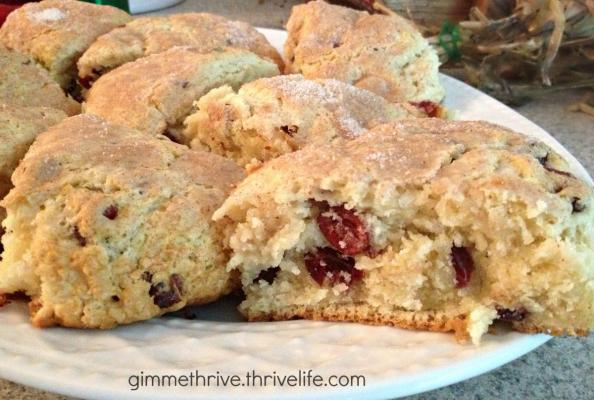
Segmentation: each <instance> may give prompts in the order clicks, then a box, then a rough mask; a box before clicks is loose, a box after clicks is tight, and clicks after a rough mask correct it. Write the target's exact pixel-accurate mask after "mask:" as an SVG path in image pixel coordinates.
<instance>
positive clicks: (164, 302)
mask: <svg viewBox="0 0 594 400" xmlns="http://www.w3.org/2000/svg"><path fill="white" fill-rule="evenodd" d="M182 293H183V285H182V279H181V277H180V276H179V275H178V274H172V275H171V276H170V277H169V290H165V284H164V283H163V282H159V283H157V284H154V285H151V287H150V289H149V295H150V296H152V297H153V302H154V303H155V304H156V305H157V306H159V307H160V308H168V307H171V306H172V305H174V304H175V303H179V302H180V301H181V295H182Z"/></svg>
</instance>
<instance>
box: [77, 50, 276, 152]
mask: <svg viewBox="0 0 594 400" xmlns="http://www.w3.org/2000/svg"><path fill="white" fill-rule="evenodd" d="M277 74H278V68H277V66H276V64H274V63H273V62H272V61H269V60H266V59H263V58H261V57H259V56H257V55H256V54H254V53H252V52H249V51H247V50H239V49H231V48H227V49H217V50H214V51H212V52H210V53H201V52H200V51H198V50H195V49H192V48H186V47H175V48H173V49H170V50H167V51H165V52H163V53H159V54H153V55H151V56H148V57H145V58H140V59H138V60H136V61H134V62H130V63H127V64H124V65H122V66H121V67H119V68H116V69H115V70H113V71H111V72H109V73H107V74H105V75H103V76H102V77H101V78H100V79H98V80H97V81H96V82H95V84H94V85H93V87H92V88H91V89H90V90H89V92H88V93H87V99H86V102H85V103H84V104H83V110H84V111H85V112H87V113H91V114H96V115H99V116H101V117H103V118H105V119H106V120H108V121H110V122H114V123H117V124H121V125H124V126H127V127H130V128H135V129H138V130H141V131H143V132H147V133H149V134H152V135H157V134H165V135H167V136H168V137H170V138H171V139H173V140H174V141H177V142H183V138H182V135H181V132H182V128H183V121H184V119H185V118H186V117H187V116H188V114H190V112H191V111H192V105H193V103H194V101H195V100H197V99H199V98H200V97H202V96H203V95H204V94H206V93H207V92H208V91H209V90H211V89H213V88H215V87H219V86H222V85H230V86H232V87H234V88H237V87H239V86H241V85H242V84H243V83H245V82H249V81H252V80H254V79H257V78H261V77H265V76H272V75H277Z"/></svg>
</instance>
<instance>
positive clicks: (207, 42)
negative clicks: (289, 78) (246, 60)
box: [78, 13, 283, 86]
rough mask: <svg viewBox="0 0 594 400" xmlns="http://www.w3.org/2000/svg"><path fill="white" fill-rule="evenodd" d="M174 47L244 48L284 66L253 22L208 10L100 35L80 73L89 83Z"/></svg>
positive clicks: (141, 21)
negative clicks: (231, 18) (226, 16)
mask: <svg viewBox="0 0 594 400" xmlns="http://www.w3.org/2000/svg"><path fill="white" fill-rule="evenodd" d="M175 46H191V47H193V48H195V49H197V50H198V51H200V52H202V53H208V52H210V51H212V50H214V49H217V48H221V47H234V48H239V49H245V50H249V51H251V52H253V53H256V54H257V55H259V56H260V57H263V58H267V59H270V60H272V61H274V62H275V63H276V64H277V65H278V67H279V69H281V70H282V69H283V61H282V58H281V56H280V55H279V54H278V52H277V51H276V50H275V49H274V47H272V45H271V44H270V43H268V41H267V40H266V38H265V37H264V35H262V34H261V33H260V32H258V31H257V30H256V29H254V27H252V26H251V25H250V24H248V23H246V22H241V21H232V20H229V19H227V18H224V17H221V16H218V15H213V14H208V13H187V14H174V15H168V16H161V17H146V18H138V19H135V20H133V21H131V22H129V23H128V24H126V25H125V26H123V27H121V28H117V29H114V30H113V31H111V32H109V33H106V34H105V35H103V36H100V37H99V38H98V39H97V40H96V41H95V42H94V43H93V44H92V45H91V47H89V49H88V50H87V51H86V52H85V53H84V54H83V55H82V57H81V58H80V60H79V61H78V73H79V76H80V78H81V80H82V81H83V82H86V83H87V86H90V84H91V82H92V81H94V80H96V79H97V78H98V77H99V76H100V75H102V74H104V73H106V72H108V71H110V70H112V69H114V68H116V67H118V66H120V65H122V64H125V63H127V62H130V61H134V60H136V59H138V58H141V57H145V56H147V55H150V54H155V53H162V52H163V51H165V50H168V49H170V48H172V47H175Z"/></svg>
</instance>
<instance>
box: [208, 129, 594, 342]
mask: <svg viewBox="0 0 594 400" xmlns="http://www.w3.org/2000/svg"><path fill="white" fill-rule="evenodd" d="M593 207H594V196H593V191H592V188H591V186H589V185H587V184H585V183H584V182H583V181H581V180H580V179H577V178H576V177H575V176H573V175H572V174H571V173H570V172H568V169H567V165H566V163H565V162H564V161H563V160H562V159H561V158H560V157H559V156H558V155H556V154H555V153H554V152H553V151H552V150H550V149H549V148H548V147H546V146H545V145H543V144H541V143H539V142H535V141H533V140H530V139H528V138H525V137H523V136H521V135H519V134H516V133H514V132H511V131H509V130H507V129H504V128H501V127H497V126H494V125H490V124H487V123H483V122H456V121H447V120H440V119H417V120H406V121H397V122H394V123H391V124H389V125H387V126H381V127H378V128H376V129H374V130H373V131H371V132H369V133H366V134H363V135H361V136H359V137H358V138H355V139H353V140H350V141H343V142H340V143H335V144H334V145H323V146H315V147H314V146H309V147H306V148H304V149H302V150H299V151H296V152H293V153H289V154H285V155H283V156H281V157H279V158H276V159H274V160H271V161H269V162H268V163H266V164H264V166H263V167H261V168H260V169H258V170H256V171H255V172H253V173H252V174H251V175H249V176H248V177H247V178H246V179H245V180H244V181H243V182H242V183H241V184H240V185H239V186H238V187H237V189H235V190H234V192H233V193H232V194H231V196H230V197H229V198H228V199H227V200H226V201H225V203H224V204H223V206H222V207H221V208H220V209H219V210H217V211H216V212H215V214H214V219H215V220H217V221H225V220H227V221H229V222H230V223H231V224H232V228H231V229H230V233H229V236H228V243H229V245H230V247H231V248H232V250H233V256H232V257H231V260H230V262H229V265H228V268H229V269H231V270H235V269H237V270H239V271H240V272H241V279H242V284H243V289H244V291H245V293H246V299H245V301H244V302H243V303H242V304H241V305H240V310H241V311H242V313H243V314H244V315H245V316H246V317H247V318H248V319H249V320H252V321H258V320H284V319H292V318H310V319H319V320H331V321H352V322H362V323H371V324H385V325H393V326H397V327H402V328H411V329H423V330H433V331H453V332H455V334H456V337H457V339H459V340H467V339H469V338H470V339H472V340H473V341H474V342H475V343H478V342H479V340H480V338H481V336H482V335H483V334H484V333H485V332H487V331H488V328H489V326H490V325H491V324H492V323H493V322H494V321H496V320H503V321H507V322H509V323H511V325H512V327H513V328H514V329H516V330H519V331H524V332H548V333H553V334H564V333H565V334H571V335H580V334H586V333H587V332H588V331H589V330H591V329H592V328H593V327H594V308H593V307H594V285H593V284H594V264H592V260H594V224H593V216H594V212H593Z"/></svg>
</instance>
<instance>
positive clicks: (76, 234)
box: [72, 226, 87, 247]
mask: <svg viewBox="0 0 594 400" xmlns="http://www.w3.org/2000/svg"><path fill="white" fill-rule="evenodd" d="M72 235H73V236H74V238H75V239H76V240H77V241H78V244H80V245H81V246H82V247H85V246H86V245H87V239H86V238H85V237H84V236H83V235H81V233H80V231H79V230H78V226H75V227H74V230H73V232H72Z"/></svg>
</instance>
